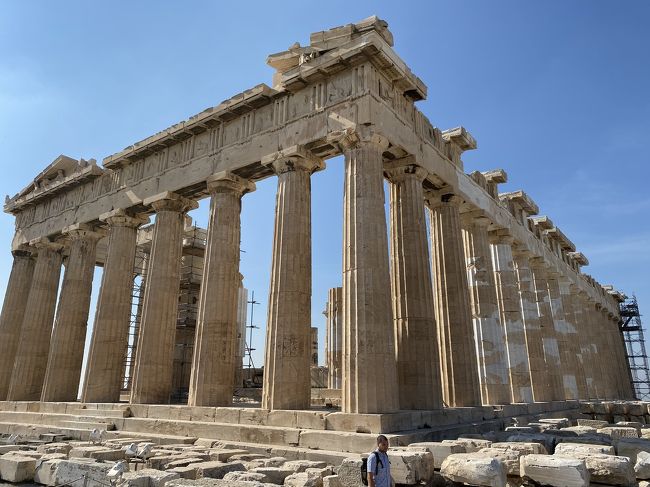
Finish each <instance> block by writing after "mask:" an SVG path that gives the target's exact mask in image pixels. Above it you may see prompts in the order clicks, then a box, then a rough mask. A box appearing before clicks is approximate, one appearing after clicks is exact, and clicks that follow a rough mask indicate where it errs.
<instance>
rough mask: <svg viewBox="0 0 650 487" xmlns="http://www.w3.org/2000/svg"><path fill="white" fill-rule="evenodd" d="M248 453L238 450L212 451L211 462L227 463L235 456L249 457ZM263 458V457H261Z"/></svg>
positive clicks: (210, 453) (210, 452)
mask: <svg viewBox="0 0 650 487" xmlns="http://www.w3.org/2000/svg"><path fill="white" fill-rule="evenodd" d="M247 454H248V452H247V451H246V450H237V449H223V448H221V449H216V450H214V449H213V450H210V451H209V455H210V460H218V461H220V462H227V461H228V460H230V459H231V458H232V457H234V456H235V455H247ZM261 456H262V457H263V458H266V457H264V456H263V455H261ZM245 461H249V460H245Z"/></svg>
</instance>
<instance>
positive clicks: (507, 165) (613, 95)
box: [0, 0, 650, 364]
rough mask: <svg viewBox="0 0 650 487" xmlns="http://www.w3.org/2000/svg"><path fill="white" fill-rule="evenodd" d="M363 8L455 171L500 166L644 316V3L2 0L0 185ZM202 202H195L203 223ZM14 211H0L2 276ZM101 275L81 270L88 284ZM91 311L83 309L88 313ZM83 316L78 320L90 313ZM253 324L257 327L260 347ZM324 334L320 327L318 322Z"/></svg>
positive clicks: (261, 318)
mask: <svg viewBox="0 0 650 487" xmlns="http://www.w3.org/2000/svg"><path fill="white" fill-rule="evenodd" d="M372 14H377V15H379V16H380V17H382V18H384V19H385V20H387V21H388V23H389V28H390V29H391V31H392V32H393V35H394V37H395V49H396V51H397V53H398V54H399V55H400V56H401V57H402V58H403V59H404V60H405V61H406V62H407V64H408V65H409V66H410V67H411V68H412V70H413V71H414V72H415V73H416V74H417V75H418V76H420V78H422V80H423V81H424V82H425V83H426V84H427V85H428V87H429V97H428V99H427V100H426V101H423V102H419V103H418V106H419V108H420V110H422V111H423V112H424V113H425V114H426V115H427V116H428V117H429V119H430V120H431V121H432V123H433V124H434V125H436V126H438V127H440V128H442V129H445V128H450V127H454V126H457V125H463V126H465V127H466V128H467V129H468V130H469V131H470V132H471V133H472V134H473V135H474V137H475V138H476V139H477V140H478V145H479V148H478V150H476V151H474V152H472V153H467V154H466V155H465V157H464V160H465V166H466V171H467V172H471V171H473V170H476V169H478V170H489V169H493V168H497V167H501V168H504V169H505V170H506V171H507V172H508V174H509V176H510V181H509V182H508V183H507V184H506V185H504V186H503V187H502V188H501V189H502V190H503V191H506V190H516V189H524V190H525V191H526V192H527V193H528V194H529V195H530V196H531V197H532V198H533V199H534V200H535V201H536V202H537V204H538V205H539V207H540V210H541V213H542V214H547V215H549V216H550V217H551V218H552V219H553V221H554V222H555V223H556V224H557V225H558V226H559V227H560V228H561V229H562V230H563V231H564V233H565V234H566V235H568V236H569V238H571V239H572V240H573V241H574V242H575V244H576V246H577V248H578V250H580V251H582V252H584V253H585V255H587V257H588V258H589V259H590V261H591V265H590V266H589V267H587V268H585V272H588V273H590V274H592V275H593V276H594V277H595V278H596V279H598V280H599V281H600V282H601V283H612V284H614V285H615V286H616V287H617V288H619V289H621V290H623V291H624V292H627V293H633V292H634V293H636V294H637V296H638V297H639V301H640V306H641V311H642V312H643V311H645V312H646V315H647V317H648V318H647V320H650V287H649V286H648V284H647V277H648V270H649V267H650V266H649V264H650V256H649V255H650V253H649V252H648V250H649V249H650V225H649V221H650V219H649V218H648V212H649V211H650V191H649V190H648V184H649V183H650V168H649V166H650V155H649V154H650V151H648V147H647V145H648V143H649V141H650V137H649V135H650V93H649V90H650V29H649V28H648V25H650V3H648V2H647V1H644V0H638V1H635V0H629V1H624V2H609V1H602V0H573V1H571V2H563V1H559V0H556V1H549V2H521V1H515V0H513V1H501V0H493V1H478V0H474V1H469V0H465V1H454V2H450V1H444V2H443V1H437V0H436V1H421V2H414V1H406V0H403V1H400V2H387V1H361V0H357V1H353V2H351V1H345V2H344V1H339V0H328V1H327V2H305V1H283V2H273V3H271V2H254V1H248V2H217V1H192V0H188V1H185V2H182V3H181V2H171V1H160V0H158V1H144V0H140V1H138V2H132V1H111V2H89V1H86V0H84V1H81V0H78V1H60V2H44V1H41V2H39V1H26V0H5V1H4V2H2V7H1V8H0V161H1V162H0V164H1V165H2V167H3V173H2V178H1V179H0V191H2V192H3V194H10V195H13V194H15V193H16V192H18V191H19V190H20V189H22V188H23V187H24V186H26V185H27V183H28V182H29V181H30V180H31V179H32V178H33V177H34V176H35V175H36V174H37V173H38V172H39V171H40V170H41V169H42V168H44V167H45V166H46V165H47V164H49V163H50V162H51V161H52V160H53V159H54V158H56V157H57V156H58V155H59V154H62V153H63V154H66V155H69V156H71V157H75V158H79V157H84V158H86V159H88V158H96V159H97V160H98V161H100V162H101V160H102V158H104V157H105V156H107V155H110V154H112V153H114V152H117V151H119V150H120V149H122V148H123V147H125V146H127V145H129V144H132V143H133V142H136V141H138V140H141V139H143V138H144V137H146V136H148V135H151V134H153V133H155V132H157V131H159V130H161V129H164V128H166V127H168V126H169V125H171V124H173V123H176V122H177V121H180V120H182V119H186V118H187V117H189V116H190V115H193V114H195V113H198V112H199V111H201V110H203V109H204V108H206V107H208V106H214V105H217V104H218V103H219V102H221V101H222V100H224V99H227V98H229V97H231V96H233V95H235V94H237V93H240V92H241V91H244V90H245V89H248V88H250V87H252V86H254V85H256V84H258V83H262V82H264V83H267V84H269V85H270V84H271V75H272V70H271V68H269V67H268V66H266V64H265V59H266V56H267V55H268V54H271V53H274V52H279V51H282V50H284V49H286V48H287V47H288V46H289V45H291V44H292V43H294V42H295V41H299V42H301V43H302V44H303V45H305V44H307V43H308V40H309V34H310V33H311V32H314V31H319V30H323V29H327V28H330V27H334V26H338V25H342V24H347V23H350V22H354V21H358V20H360V19H362V18H364V17H367V16H369V15H372ZM342 177H343V174H342V164H341V161H340V160H338V159H335V160H332V161H329V163H328V169H327V170H326V171H323V172H321V173H318V174H316V175H314V177H313V198H314V200H313V208H314V210H313V221H314V222H315V225H314V232H313V234H314V248H313V254H314V272H313V274H314V276H313V277H314V289H313V321H314V324H317V325H319V326H321V327H322V325H323V323H324V317H323V316H322V315H321V311H322V310H323V308H324V303H325V300H326V298H327V289H328V288H329V287H333V286H337V285H340V281H341V277H340V273H341V217H342V184H343V179H342ZM274 195H275V181H274V180H273V179H268V180H265V181H263V182H261V183H260V184H258V190H257V191H256V192H255V193H253V194H251V195H247V196H246V197H245V199H244V209H243V215H242V224H243V232H242V249H243V250H244V251H245V252H244V253H242V266H241V269H242V272H243V273H244V275H245V284H246V286H247V287H248V288H249V289H251V290H254V291H255V293H256V299H257V300H258V301H260V302H261V304H260V305H259V306H257V309H256V316H257V318H258V319H257V320H256V324H257V325H259V326H261V327H262V328H263V327H264V325H265V317H266V300H267V293H268V282H269V271H270V258H271V245H272V236H273V205H274ZM206 203H207V202H206V201H203V202H202V204H201V207H200V209H199V210H197V211H196V212H194V213H193V214H192V216H194V217H195V218H196V220H197V222H198V223H199V224H203V225H205V223H206V221H207V204H206ZM12 235H13V218H12V217H11V216H10V215H5V214H2V215H1V216H0V245H2V246H3V247H4V249H5V252H4V253H3V254H0V286H1V287H0V291H1V292H2V294H4V286H5V285H6V281H7V278H8V275H9V269H10V265H11V256H10V253H9V247H10V242H11V238H12ZM98 286H99V281H98V280H97V281H96V283H95V289H94V294H96V292H97V288H98ZM92 311H94V309H93V310H91V316H92ZM91 323H92V318H91ZM263 336H264V334H263V332H257V339H256V341H255V343H254V346H255V347H256V348H257V349H258V351H257V353H256V363H257V364H259V363H261V350H263V345H262V344H263ZM322 336H323V335H322V334H321V338H322Z"/></svg>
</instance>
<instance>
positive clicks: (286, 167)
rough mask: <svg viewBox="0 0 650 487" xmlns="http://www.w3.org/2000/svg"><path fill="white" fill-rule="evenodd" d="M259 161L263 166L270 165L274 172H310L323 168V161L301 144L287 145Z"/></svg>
mask: <svg viewBox="0 0 650 487" xmlns="http://www.w3.org/2000/svg"><path fill="white" fill-rule="evenodd" d="M261 162H262V165H263V166H268V167H271V168H272V169H273V171H274V172H275V173H276V174H283V173H285V172H291V171H306V172H308V173H310V174H312V173H314V172H316V171H321V170H323V169H325V162H323V160H322V159H321V158H320V157H316V156H314V155H313V154H312V153H311V152H309V151H308V150H307V149H305V148H304V147H303V146H301V145H294V146H291V147H287V148H286V149H282V150H280V151H278V152H274V153H273V154H269V155H267V156H264V157H263V158H262V161H261Z"/></svg>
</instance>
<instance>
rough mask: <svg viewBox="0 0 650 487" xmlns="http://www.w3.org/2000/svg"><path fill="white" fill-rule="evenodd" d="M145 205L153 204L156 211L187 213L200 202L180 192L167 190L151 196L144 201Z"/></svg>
mask: <svg viewBox="0 0 650 487" xmlns="http://www.w3.org/2000/svg"><path fill="white" fill-rule="evenodd" d="M142 203H143V204H144V205H145V206H151V207H152V208H153V209H154V210H155V211H156V212H159V211H173V212H176V213H185V212H188V211H190V210H194V209H196V208H198V207H199V204H198V203H197V202H196V201H194V200H191V199H188V198H184V197H183V196H181V195H179V194H178V193H172V192H171V191H165V192H164V193H160V194H157V195H155V196H151V197H150V198H147V199H145V200H144V201H143V202H142Z"/></svg>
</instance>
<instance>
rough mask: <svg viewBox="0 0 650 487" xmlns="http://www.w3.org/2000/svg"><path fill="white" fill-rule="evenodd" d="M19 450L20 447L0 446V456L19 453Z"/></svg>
mask: <svg viewBox="0 0 650 487" xmlns="http://www.w3.org/2000/svg"><path fill="white" fill-rule="evenodd" d="M20 448H21V446H20V445H0V455H4V454H5V453H10V452H13V451H20Z"/></svg>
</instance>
